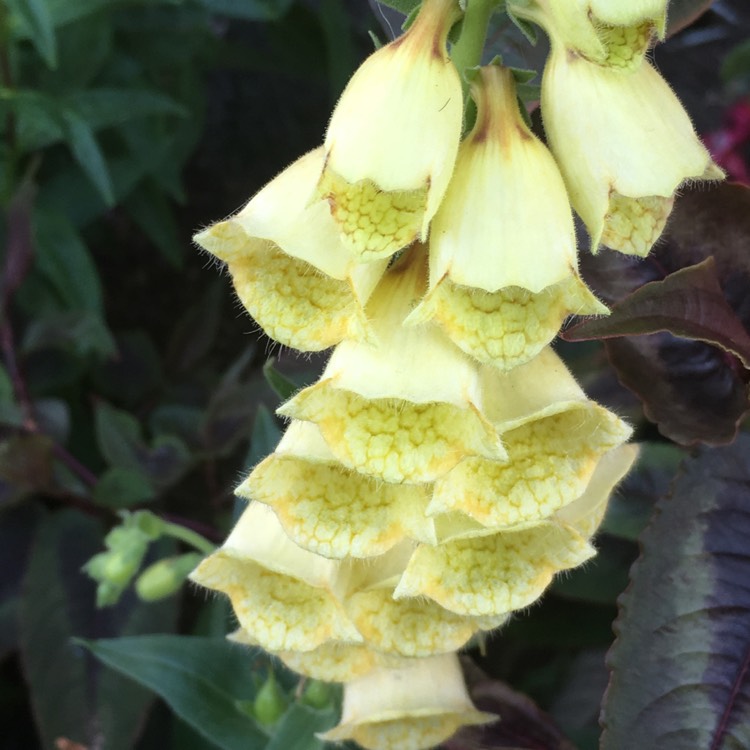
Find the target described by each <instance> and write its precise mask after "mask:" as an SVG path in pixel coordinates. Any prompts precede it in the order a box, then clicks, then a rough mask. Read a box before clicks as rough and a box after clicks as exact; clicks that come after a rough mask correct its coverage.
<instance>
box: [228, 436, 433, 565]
mask: <svg viewBox="0 0 750 750" xmlns="http://www.w3.org/2000/svg"><path fill="white" fill-rule="evenodd" d="M237 494H238V495H240V496H241V497H246V498H248V499H250V498H251V499H254V500H259V501H260V502H263V503H266V504H268V505H270V506H271V507H273V509H274V510H275V511H276V514H277V515H278V517H279V520H280V521H281V524H282V526H283V527H284V529H285V531H286V532H287V533H288V534H289V536H290V537H291V538H292V539H293V540H294V541H295V542H296V543H297V544H299V545H300V546H301V547H304V548H305V549H309V550H310V551H312V552H317V553H318V554H321V555H325V556H326V557H333V558H344V557H347V556H351V557H374V556H377V555H381V554H383V553H385V552H387V551H388V550H389V549H390V548H391V547H393V546H394V545H395V544H397V543H398V542H400V541H401V540H402V539H404V538H405V537H409V538H411V539H414V540H417V541H423V542H427V543H434V542H435V530H434V524H433V522H432V520H431V519H429V518H427V517H426V516H425V510H426V508H427V503H428V500H429V492H428V491H427V488H425V487H424V486H420V485H406V484H389V483H387V482H385V483H384V482H382V481H379V480H376V479H374V478H372V477H370V476H366V475H364V474H359V473H357V472H355V471H352V470H351V469H347V468H346V467H345V466H342V465H341V463H339V462H338V461H337V460H336V458H335V456H334V455H333V453H331V450H330V449H329V448H328V446H327V445H326V442H325V440H323V437H322V436H321V434H320V431H319V429H318V428H317V427H316V426H315V425H314V424H312V423H311V422H292V424H291V425H289V428H288V429H287V431H286V433H285V435H284V437H283V438H282V439H281V442H280V443H279V446H278V448H277V449H276V451H275V452H274V453H272V454H271V455H270V456H268V457H267V458H266V459H265V460H264V461H262V462H261V463H260V464H259V465H258V466H257V467H256V468H255V469H254V470H253V472H252V473H251V474H250V476H249V477H248V478H247V479H246V480H245V481H244V482H243V483H242V484H241V485H240V486H239V488H238V489H237Z"/></svg>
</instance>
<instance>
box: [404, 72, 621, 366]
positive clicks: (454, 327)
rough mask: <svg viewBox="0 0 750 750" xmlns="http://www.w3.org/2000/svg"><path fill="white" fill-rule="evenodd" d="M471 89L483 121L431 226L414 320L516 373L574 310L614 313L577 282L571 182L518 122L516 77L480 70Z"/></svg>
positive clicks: (474, 354) (467, 143) (469, 139)
mask: <svg viewBox="0 0 750 750" xmlns="http://www.w3.org/2000/svg"><path fill="white" fill-rule="evenodd" d="M471 90H472V94H473V96H474V99H475V100H476V103H477V119H476V123H475V125H474V128H473V129H472V131H471V133H469V135H468V136H467V137H466V139H465V140H464V142H463V143H462V144H461V149H460V151H459V155H458V159H457V161H456V169H455V172H454V175H453V178H452V180H451V183H450V186H449V188H448V192H447V193H446V196H445V199H444V200H443V203H442V204H441V206H440V209H439V211H438V213H437V215H436V216H435V219H434V221H433V224H432V230H431V234H430V283H429V291H428V293H427V296H426V298H425V299H424V301H422V303H421V304H420V305H419V307H418V308H417V309H416V310H415V311H414V312H413V313H412V315H411V316H410V318H409V321H408V322H410V323H417V322H422V321H424V320H426V319H430V318H434V319H435V320H436V321H437V322H439V323H440V325H441V326H442V327H443V328H444V329H445V331H446V333H447V334H448V336H450V338H451V339H452V340H453V341H454V342H455V343H456V344H457V345H458V346H460V347H461V348H462V349H463V350H464V351H465V352H467V353H468V354H470V355H471V356H472V357H474V358H476V359H478V360H479V361H481V362H487V363H491V364H493V365H495V366H497V367H500V368H501V369H504V370H509V369H511V368H513V367H516V366H517V365H519V364H522V363H523V362H526V361H528V360H529V359H531V358H532V357H533V356H534V355H536V354H537V353H538V352H539V351H540V350H541V349H542V347H543V346H545V345H546V344H548V343H549V342H550V341H551V340H552V339H553V338H554V337H555V336H556V335H557V332H558V330H559V329H560V325H561V324H562V322H563V320H564V319H565V318H566V317H567V316H568V315H570V314H571V313H582V314H603V313H606V312H607V308H606V307H605V306H604V305H603V304H602V303H601V302H599V301H598V300H597V299H596V297H594V295H593V294H592V293H591V292H590V291H589V289H588V288H587V287H586V285H585V284H584V283H583V281H581V279H580V277H579V275H578V260H577V255H576V239H575V230H574V226H573V215H572V212H571V209H570V204H569V202H568V196H567V193H566V190H565V185H564V183H563V180H562V177H561V176H560V172H559V170H558V168H557V165H556V164H555V160H554V159H553V157H552V155H551V154H550V153H549V151H548V150H547V149H546V147H545V146H544V145H543V144H542V143H541V142H540V141H539V140H538V139H537V138H536V136H534V134H533V133H532V132H531V130H530V129H529V127H528V126H527V125H526V123H525V122H524V120H523V117H522V116H521V112H520V111H519V108H518V101H517V98H516V87H515V82H514V79H513V74H512V72H511V71H510V70H509V69H507V68H502V67H500V66H498V65H488V66H486V67H484V68H481V69H480V71H479V74H478V75H477V77H476V78H475V80H474V81H473V83H472V87H471ZM542 201H543V207H542V203H541V202H542Z"/></svg>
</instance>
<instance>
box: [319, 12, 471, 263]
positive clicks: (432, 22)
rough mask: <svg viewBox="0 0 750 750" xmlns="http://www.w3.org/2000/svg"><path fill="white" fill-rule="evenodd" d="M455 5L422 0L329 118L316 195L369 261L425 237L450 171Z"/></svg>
mask: <svg viewBox="0 0 750 750" xmlns="http://www.w3.org/2000/svg"><path fill="white" fill-rule="evenodd" d="M458 16H459V11H458V3H457V2H456V0H425V2H424V4H423V5H422V8H421V10H420V12H419V15H418V16H417V18H416V20H415V21H414V23H413V24H412V26H411V27H410V28H409V30H408V31H406V33H405V34H404V35H403V36H401V37H399V38H398V39H396V40H395V41H393V42H391V43H390V44H387V45H386V46H384V47H381V48H380V49H379V50H377V51H376V52H374V53H373V54H372V55H371V56H370V57H369V58H368V59H367V60H365V62H364V63H363V64H362V65H361V66H360V68H359V69H358V70H357V71H356V73H355V74H354V76H353V77H352V79H351V80H350V81H349V84H348V85H347V87H346V89H345V90H344V93H343V94H342V95H341V98H340V100H339V102H338V104H337V105H336V109H335V110H334V112H333V115H332V116H331V122H330V124H329V126H328V131H327V134H326V138H325V150H326V162H325V169H324V171H323V175H322V177H321V179H320V184H319V186H318V194H319V195H320V196H322V197H323V198H325V199H326V200H327V201H328V203H329V204H330V210H331V214H332V216H333V217H334V219H335V220H336V222H337V223H338V225H339V227H340V229H341V232H342V236H343V239H344V243H345V244H346V245H347V247H349V249H350V250H351V252H352V253H353V255H354V256H355V257H356V258H358V259H360V260H363V261H369V260H373V259H375V258H386V257H388V256H390V255H393V253H395V252H396V251H397V250H400V249H401V248H402V247H405V246H406V245H409V244H410V243H411V242H412V241H413V240H414V239H416V238H417V237H419V238H420V239H422V240H424V239H425V238H426V236H427V230H428V227H429V223H430V220H431V219H432V217H433V216H434V214H435V211H436V210H437V207H438V205H439V204H440V200H441V199H442V197H443V194H444V193H445V189H446V187H447V185H448V181H449V180H450V176H451V172H452V171H453V163H454V160H455V157H456V151H457V149H458V142H459V139H460V137H461V123H462V117H463V98H462V93H461V82H460V80H459V76H458V72H457V71H456V69H455V67H454V65H453V63H452V62H451V60H450V58H449V57H448V53H447V51H446V38H447V35H448V31H449V30H450V27H451V26H452V25H453V23H454V22H455V21H456V20H458Z"/></svg>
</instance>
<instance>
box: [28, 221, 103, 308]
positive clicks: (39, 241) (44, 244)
mask: <svg viewBox="0 0 750 750" xmlns="http://www.w3.org/2000/svg"><path fill="white" fill-rule="evenodd" d="M33 221H34V236H35V240H36V242H35V246H36V268H37V270H38V271H39V272H40V273H41V274H42V275H43V276H44V277H45V279H46V280H47V281H48V282H49V284H50V285H51V286H52V287H53V288H54V289H55V292H56V293H57V296H58V297H59V299H60V302H61V303H62V305H63V306H64V307H66V308H67V309H69V310H90V311H91V312H96V313H101V312H102V311H103V308H104V305H103V302H102V296H103V295H102V287H101V282H100V281H99V274H98V273H97V270H96V266H95V265H94V262H93V261H92V259H91V255H90V254H89V251H88V248H87V247H86V245H85V244H84V243H83V240H82V239H81V237H80V235H79V234H78V232H77V231H76V229H75V227H74V226H73V225H72V224H71V223H70V221H69V220H68V219H67V218H66V217H65V216H63V215H62V214H60V213H56V212H52V211H44V210H41V209H40V210H38V211H36V212H35V213H34V217H33Z"/></svg>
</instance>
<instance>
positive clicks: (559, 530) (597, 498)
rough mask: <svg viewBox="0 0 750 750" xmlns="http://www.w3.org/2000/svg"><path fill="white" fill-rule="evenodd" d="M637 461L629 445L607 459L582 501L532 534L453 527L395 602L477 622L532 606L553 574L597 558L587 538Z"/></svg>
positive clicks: (405, 581) (417, 565) (410, 570)
mask: <svg viewBox="0 0 750 750" xmlns="http://www.w3.org/2000/svg"><path fill="white" fill-rule="evenodd" d="M636 455H637V450H636V448H635V446H632V445H625V446H621V447H620V448H617V449H615V451H613V452H612V453H611V454H607V455H606V456H604V457H603V458H602V460H601V461H600V462H599V465H598V466H597V468H596V471H595V472H594V474H593V476H592V478H591V481H590V483H589V486H588V487H587V488H586V491H585V492H584V493H583V495H582V496H581V497H580V498H579V499H578V500H576V501H574V503H573V504H571V505H569V506H567V507H565V508H563V509H562V510H560V511H558V513H557V514H555V516H552V518H551V519H550V520H548V521H543V522H541V523H539V524H537V525H536V526H533V527H531V528H528V529H522V530H520V531H506V532H501V533H495V534H488V533H487V529H484V528H482V527H479V526H478V527H477V528H475V529H473V530H472V529H470V528H464V529H457V527H456V526H455V525H453V524H451V525H449V526H448V528H447V529H446V541H445V542H443V543H441V544H439V545H438V546H436V547H431V546H427V545H419V546H418V547H417V549H416V550H415V552H414V554H413V555H412V557H411V559H410V560H409V564H408V565H407V567H406V570H405V571H404V574H403V576H402V577H401V580H400V581H399V584H398V586H397V587H396V590H395V592H394V597H395V598H397V599H400V598H402V597H419V596H427V597H429V598H430V599H433V600H434V601H436V602H437V603H438V604H440V605H441V606H443V607H445V608H446V609H449V610H451V611H452V612H456V613H457V614H461V615H473V616H475V617H480V616H485V617H487V616H497V615H504V614H508V613H510V612H512V611H514V610H517V609H522V608H523V607H527V606H528V605H529V604H531V603H532V602H534V601H535V600H536V599H537V598H539V596H541V594H542V593H543V591H544V589H546V588H547V586H548V585H549V584H550V582H551V581H552V578H553V577H554V575H555V573H558V572H560V571H563V570H567V569H569V568H574V567H576V566H578V565H580V564H581V563H583V562H585V561H586V560H588V559H589V558H591V557H592V556H593V555H594V554H596V550H595V549H594V548H593V546H592V545H591V544H590V542H589V541H588V537H589V536H590V535H591V533H593V531H594V530H595V528H596V527H597V526H598V524H599V522H600V521H601V518H602V516H603V514H604V509H605V507H606V503H607V500H608V498H609V495H610V494H611V493H612V490H613V489H614V487H615V485H616V484H617V483H618V482H619V481H620V480H621V479H622V478H623V476H624V475H625V473H626V472H627V471H628V469H629V468H630V466H631V465H632V463H633V461H635V458H636ZM454 534H459V535H460V536H459V537H458V538H456V537H455V536H454Z"/></svg>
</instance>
